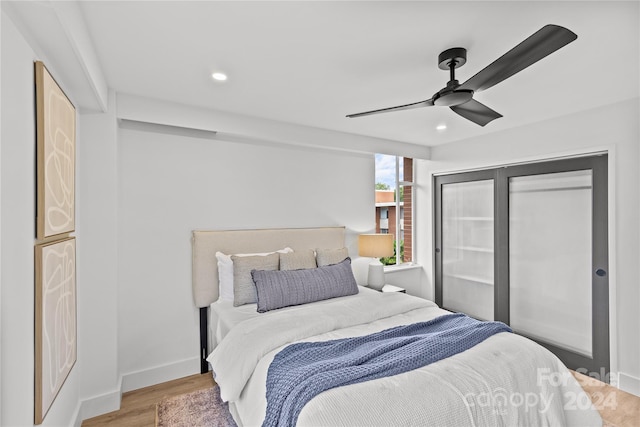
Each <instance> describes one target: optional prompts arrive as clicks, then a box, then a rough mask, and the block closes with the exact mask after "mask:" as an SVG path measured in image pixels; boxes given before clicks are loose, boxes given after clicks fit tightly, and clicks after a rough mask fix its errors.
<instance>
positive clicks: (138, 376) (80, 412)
mask: <svg viewBox="0 0 640 427" xmlns="http://www.w3.org/2000/svg"><path fill="white" fill-rule="evenodd" d="M199 372H200V359H199V358H197V357H194V358H191V359H185V360H181V361H178V362H175V363H169V364H167V365H162V366H156V367H154V368H151V369H145V370H142V371H137V372H131V373H128V374H124V375H122V376H121V377H120V381H119V382H118V386H117V388H116V390H114V391H111V392H109V393H105V394H101V395H99V396H94V397H90V398H88V399H84V400H82V401H81V402H80V404H79V405H78V409H76V413H75V416H74V419H73V422H72V423H71V425H73V426H74V427H81V425H82V421H83V420H86V419H88V418H93V417H97V416H98V415H103V414H106V413H109V412H113V411H117V410H118V409H120V402H121V401H122V393H125V392H127V391H132V390H137V389H139V388H144V387H148V386H152V385H156V384H160V383H163V382H166V381H171V380H175V379H178V378H184V377H187V376H189V375H194V374H197V373H199Z"/></svg>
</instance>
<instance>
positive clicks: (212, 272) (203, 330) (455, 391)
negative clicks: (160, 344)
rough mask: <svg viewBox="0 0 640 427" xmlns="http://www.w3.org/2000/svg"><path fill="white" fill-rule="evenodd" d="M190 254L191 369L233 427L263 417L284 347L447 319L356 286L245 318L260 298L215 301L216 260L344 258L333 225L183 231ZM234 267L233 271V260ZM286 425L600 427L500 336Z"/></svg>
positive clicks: (530, 347) (323, 404)
mask: <svg viewBox="0 0 640 427" xmlns="http://www.w3.org/2000/svg"><path fill="white" fill-rule="evenodd" d="M192 247H193V290H194V298H195V302H196V305H197V306H198V307H199V308H200V316H201V317H200V319H201V321H200V337H201V351H200V353H201V355H200V356H201V360H202V364H201V367H202V371H203V372H206V371H208V369H209V363H210V364H211V366H212V367H213V374H214V377H215V380H216V383H217V384H218V385H219V386H220V392H221V397H222V398H223V400H224V401H227V402H229V409H230V411H231V413H232V415H233V417H234V419H235V421H236V423H237V424H238V425H239V426H253V425H263V422H265V424H266V421H265V416H266V415H267V414H270V415H272V412H273V411H272V409H268V407H269V408H271V403H268V402H267V398H266V393H267V382H268V381H270V384H272V383H273V381H272V380H273V378H271V379H269V378H270V375H273V374H270V373H269V372H270V366H271V365H272V362H273V361H274V359H278V358H279V357H280V356H281V355H282V354H283V353H285V352H284V351H283V349H289V348H291V347H293V346H291V344H292V343H299V342H305V343H309V342H310V343H316V344H319V343H333V342H339V341H337V340H346V339H348V338H349V337H367V336H370V334H379V333H381V332H380V331H390V330H396V329H398V328H405V327H406V326H405V325H415V324H418V323H420V322H422V323H421V324H423V323H425V322H426V323H431V322H437V321H439V320H441V319H445V318H448V317H451V316H452V315H451V313H449V312H447V311H445V310H442V309H441V308H439V307H438V306H437V305H436V304H435V303H433V302H431V301H428V300H425V299H421V298H417V297H413V296H411V295H406V294H400V293H381V292H377V291H375V290H372V289H369V288H366V287H361V286H357V290H356V291H355V293H354V294H350V295H345V296H337V297H333V298H328V299H319V300H317V301H313V302H309V303H305V304H300V305H291V306H285V307H282V308H278V309H272V310H266V311H265V312H262V313H259V312H258V311H257V310H259V309H261V308H264V298H263V299H262V300H261V301H258V303H257V304H256V303H246V304H242V305H239V306H234V303H233V302H232V301H231V300H229V299H228V298H226V297H225V298H226V299H225V298H223V297H222V296H220V291H221V289H222V288H221V287H220V285H219V283H220V278H221V277H222V275H223V274H227V273H223V272H220V271H219V269H218V261H219V258H217V257H216V254H217V253H218V252H220V253H223V254H273V253H277V252H276V251H284V250H288V251H293V252H294V253H302V252H303V251H309V250H312V251H316V250H318V249H319V248H322V249H327V250H335V251H338V250H343V251H344V248H345V228H344V227H325V228H304V229H267V230H235V231H210V230H205V231H194V232H193V239H192ZM317 254H318V255H319V252H318V253H317ZM280 256H281V257H283V258H284V257H285V256H283V255H280ZM286 257H287V259H291V257H292V255H286ZM254 258H255V257H254ZM234 260H235V262H236V263H238V264H237V265H236V267H238V266H239V265H240V264H241V263H242V262H244V261H242V260H239V258H237V257H234ZM344 263H346V261H343V262H341V263H340V265H342V264H344ZM337 265H338V264H330V266H329V267H328V268H333V269H337V268H338V267H337ZM221 268H223V267H222V265H221ZM225 268H226V267H225ZM238 268H239V267H238ZM322 268H324V267H322ZM341 268H342V267H341ZM296 271H303V270H296ZM314 271H315V270H314ZM258 274H261V273H258ZM264 274H267V273H264ZM269 274H274V275H276V274H279V273H269ZM292 274H293V273H292ZM296 274H297V273H296ZM252 277H254V278H256V280H258V278H260V277H262V276H255V275H254V276H252ZM256 283H258V282H256ZM258 289H263V288H260V287H258ZM258 292H260V290H259V291H258ZM262 295H264V294H262ZM219 297H220V298H219ZM261 304H262V305H261ZM311 345H314V344H311ZM278 360H279V359H278ZM274 364H275V363H274ZM274 372H275V371H274ZM269 387H271V386H269ZM294 419H295V420H296V423H297V425H315V426H330V425H436V426H440V425H442V426H445V425H447V426H462V425H486V426H497V425H505V426H510V425H558V426H560V425H562V426H599V425H602V420H601V418H600V415H599V414H598V412H597V410H595V409H594V407H593V406H592V404H591V401H590V399H589V398H588V396H587V395H586V394H585V393H584V391H583V390H582V388H581V387H580V386H579V385H578V383H577V382H576V381H575V379H574V378H573V376H572V375H571V373H570V372H569V371H568V370H567V368H566V367H565V366H564V365H563V364H562V363H561V362H560V361H559V360H558V359H557V357H555V356H554V355H553V354H552V353H550V352H549V351H548V350H546V349H545V348H543V347H541V346H539V345H538V344H536V343H534V342H533V341H531V340H529V339H527V338H524V337H521V336H518V335H516V334H513V333H509V332H500V333H496V334H494V335H491V336H489V337H488V338H486V339H484V340H483V341H482V342H479V343H478V344H476V345H474V346H472V347H471V348H468V349H466V350H464V351H461V352H459V353H457V354H454V355H452V356H451V357H447V358H444V359H442V360H439V361H436V362H433V363H430V364H428V365H426V366H422V367H419V368H417V369H412V370H409V371H406V372H402V373H399V374H396V375H393V376H386V377H381V378H376V379H372V380H370V381H364V382H355V383H350V384H348V385H344V386H340V387H335V388H330V389H327V390H326V391H323V392H321V393H319V394H318V395H316V396H315V397H313V398H311V399H310V400H309V401H308V403H306V404H304V406H303V407H302V409H301V410H299V412H298V413H297V414H296V416H295V418H294ZM279 424H280V425H282V424H287V423H282V422H280V423H279ZM273 425H278V424H277V423H276V424H273Z"/></svg>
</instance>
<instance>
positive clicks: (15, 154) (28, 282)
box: [0, 12, 79, 426]
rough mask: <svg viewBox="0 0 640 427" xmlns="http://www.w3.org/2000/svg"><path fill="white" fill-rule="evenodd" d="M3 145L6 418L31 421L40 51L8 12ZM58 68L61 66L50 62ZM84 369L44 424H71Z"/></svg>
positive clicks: (0, 418)
mask: <svg viewBox="0 0 640 427" xmlns="http://www.w3.org/2000/svg"><path fill="white" fill-rule="evenodd" d="M1 15H2V16H1V19H2V28H1V31H2V34H1V39H2V40H1V43H2V45H1V51H2V64H1V68H2V72H1V77H2V79H1V86H2V89H1V91H2V99H1V103H2V107H1V112H2V116H1V121H2V134H1V144H2V146H1V150H2V158H1V163H2V166H1V168H0V171H1V173H2V177H1V180H0V181H1V183H2V190H1V194H2V212H1V216H2V224H1V225H2V230H1V234H2V249H1V254H2V281H1V287H2V289H1V293H2V301H1V304H2V307H1V316H2V321H1V322H0V325H1V327H2V328H1V334H0V338H1V342H2V345H1V349H0V352H1V358H0V359H1V363H2V390H1V397H2V403H1V406H2V413H1V414H0V424H1V425H7V426H25V425H32V424H33V416H34V415H33V405H34V385H33V382H34V343H33V337H34V246H33V245H34V241H35V228H34V224H35V192H34V189H35V174H36V171H35V126H34V125H35V121H34V117H35V116H34V111H35V107H34V72H33V69H34V67H33V61H34V60H35V59H38V58H37V55H36V53H35V52H34V50H33V49H32V47H31V46H30V45H29V44H28V43H27V42H26V40H25V39H24V38H23V37H22V35H21V34H20V33H19V31H18V30H17V29H16V27H15V26H14V24H13V22H12V21H11V20H10V19H9V18H8V17H7V15H6V14H5V13H4V12H3V13H2V14H1ZM50 71H51V72H52V73H53V74H54V75H55V70H50ZM78 377H79V372H78V369H75V368H74V369H73V370H72V371H71V374H70V375H69V377H68V378H67V380H66V382H65V385H64V387H63V388H62V389H61V390H60V393H59V394H58V397H57V399H56V400H55V402H54V404H53V405H52V407H51V409H50V410H49V413H48V415H47V418H46V419H45V422H44V423H43V424H42V425H44V426H54V425H67V424H69V420H70V419H72V418H73V414H74V412H75V410H76V408H77V406H78V400H79V395H78Z"/></svg>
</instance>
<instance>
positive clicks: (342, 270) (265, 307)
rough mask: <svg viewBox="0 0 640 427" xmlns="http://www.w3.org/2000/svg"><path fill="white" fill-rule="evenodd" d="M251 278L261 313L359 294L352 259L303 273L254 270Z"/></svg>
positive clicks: (310, 269)
mask: <svg viewBox="0 0 640 427" xmlns="http://www.w3.org/2000/svg"><path fill="white" fill-rule="evenodd" d="M251 276H252V277H253V281H254V283H255V285H256V290H257V294H258V312H260V313H264V312H266V311H269V310H275V309H277V308H282V307H288V306H291V305H300V304H307V303H310V302H314V301H321V300H325V299H329V298H336V297H342V296H346V295H355V294H357V293H358V285H357V284H356V279H355V278H354V277H353V271H352V270H351V259H350V258H347V259H345V260H344V261H342V262H340V263H338V264H334V265H327V266H324V267H318V268H309V269H303V270H285V271H282V270H279V271H264V270H254V271H253V272H252V273H251Z"/></svg>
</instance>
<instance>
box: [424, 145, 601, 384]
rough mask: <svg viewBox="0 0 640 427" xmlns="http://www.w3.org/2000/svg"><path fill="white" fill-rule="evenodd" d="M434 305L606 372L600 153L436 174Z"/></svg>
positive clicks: (574, 366)
mask: <svg viewBox="0 0 640 427" xmlns="http://www.w3.org/2000/svg"><path fill="white" fill-rule="evenodd" d="M434 195H435V248H434V249H435V273H436V275H435V276H436V277H435V279H436V280H435V281H436V283H435V285H436V286H435V290H436V295H435V296H436V303H438V304H439V305H440V306H441V307H443V308H446V309H448V310H451V311H458V312H463V313H466V314H468V315H470V316H473V317H476V318H478V319H482V320H494V319H495V320H500V321H502V322H505V323H507V324H509V325H510V326H511V327H512V329H513V330H514V331H515V332H516V333H519V334H521V335H525V336H527V337H529V338H531V339H533V340H535V341H537V342H538V343H540V344H541V345H543V346H545V347H547V348H548V349H549V350H551V351H552V352H553V353H554V354H555V355H557V356H558V357H559V358H560V359H561V360H562V361H563V362H564V363H565V364H566V365H567V366H568V367H569V368H571V369H581V370H584V372H595V373H597V374H598V377H600V378H601V379H602V380H606V379H607V373H608V372H609V282H608V235H607V227H608V225H607V223H608V218H607V211H608V208H607V203H608V202H607V156H606V155H598V156H593V157H582V158H574V159H567V160H557V161H549V162H540V163H531V164H524V165H516V166H508V167H501V168H496V169H491V170H484V171H477V172H467V173H460V174H453V175H444V176H437V177H435V179H434Z"/></svg>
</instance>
